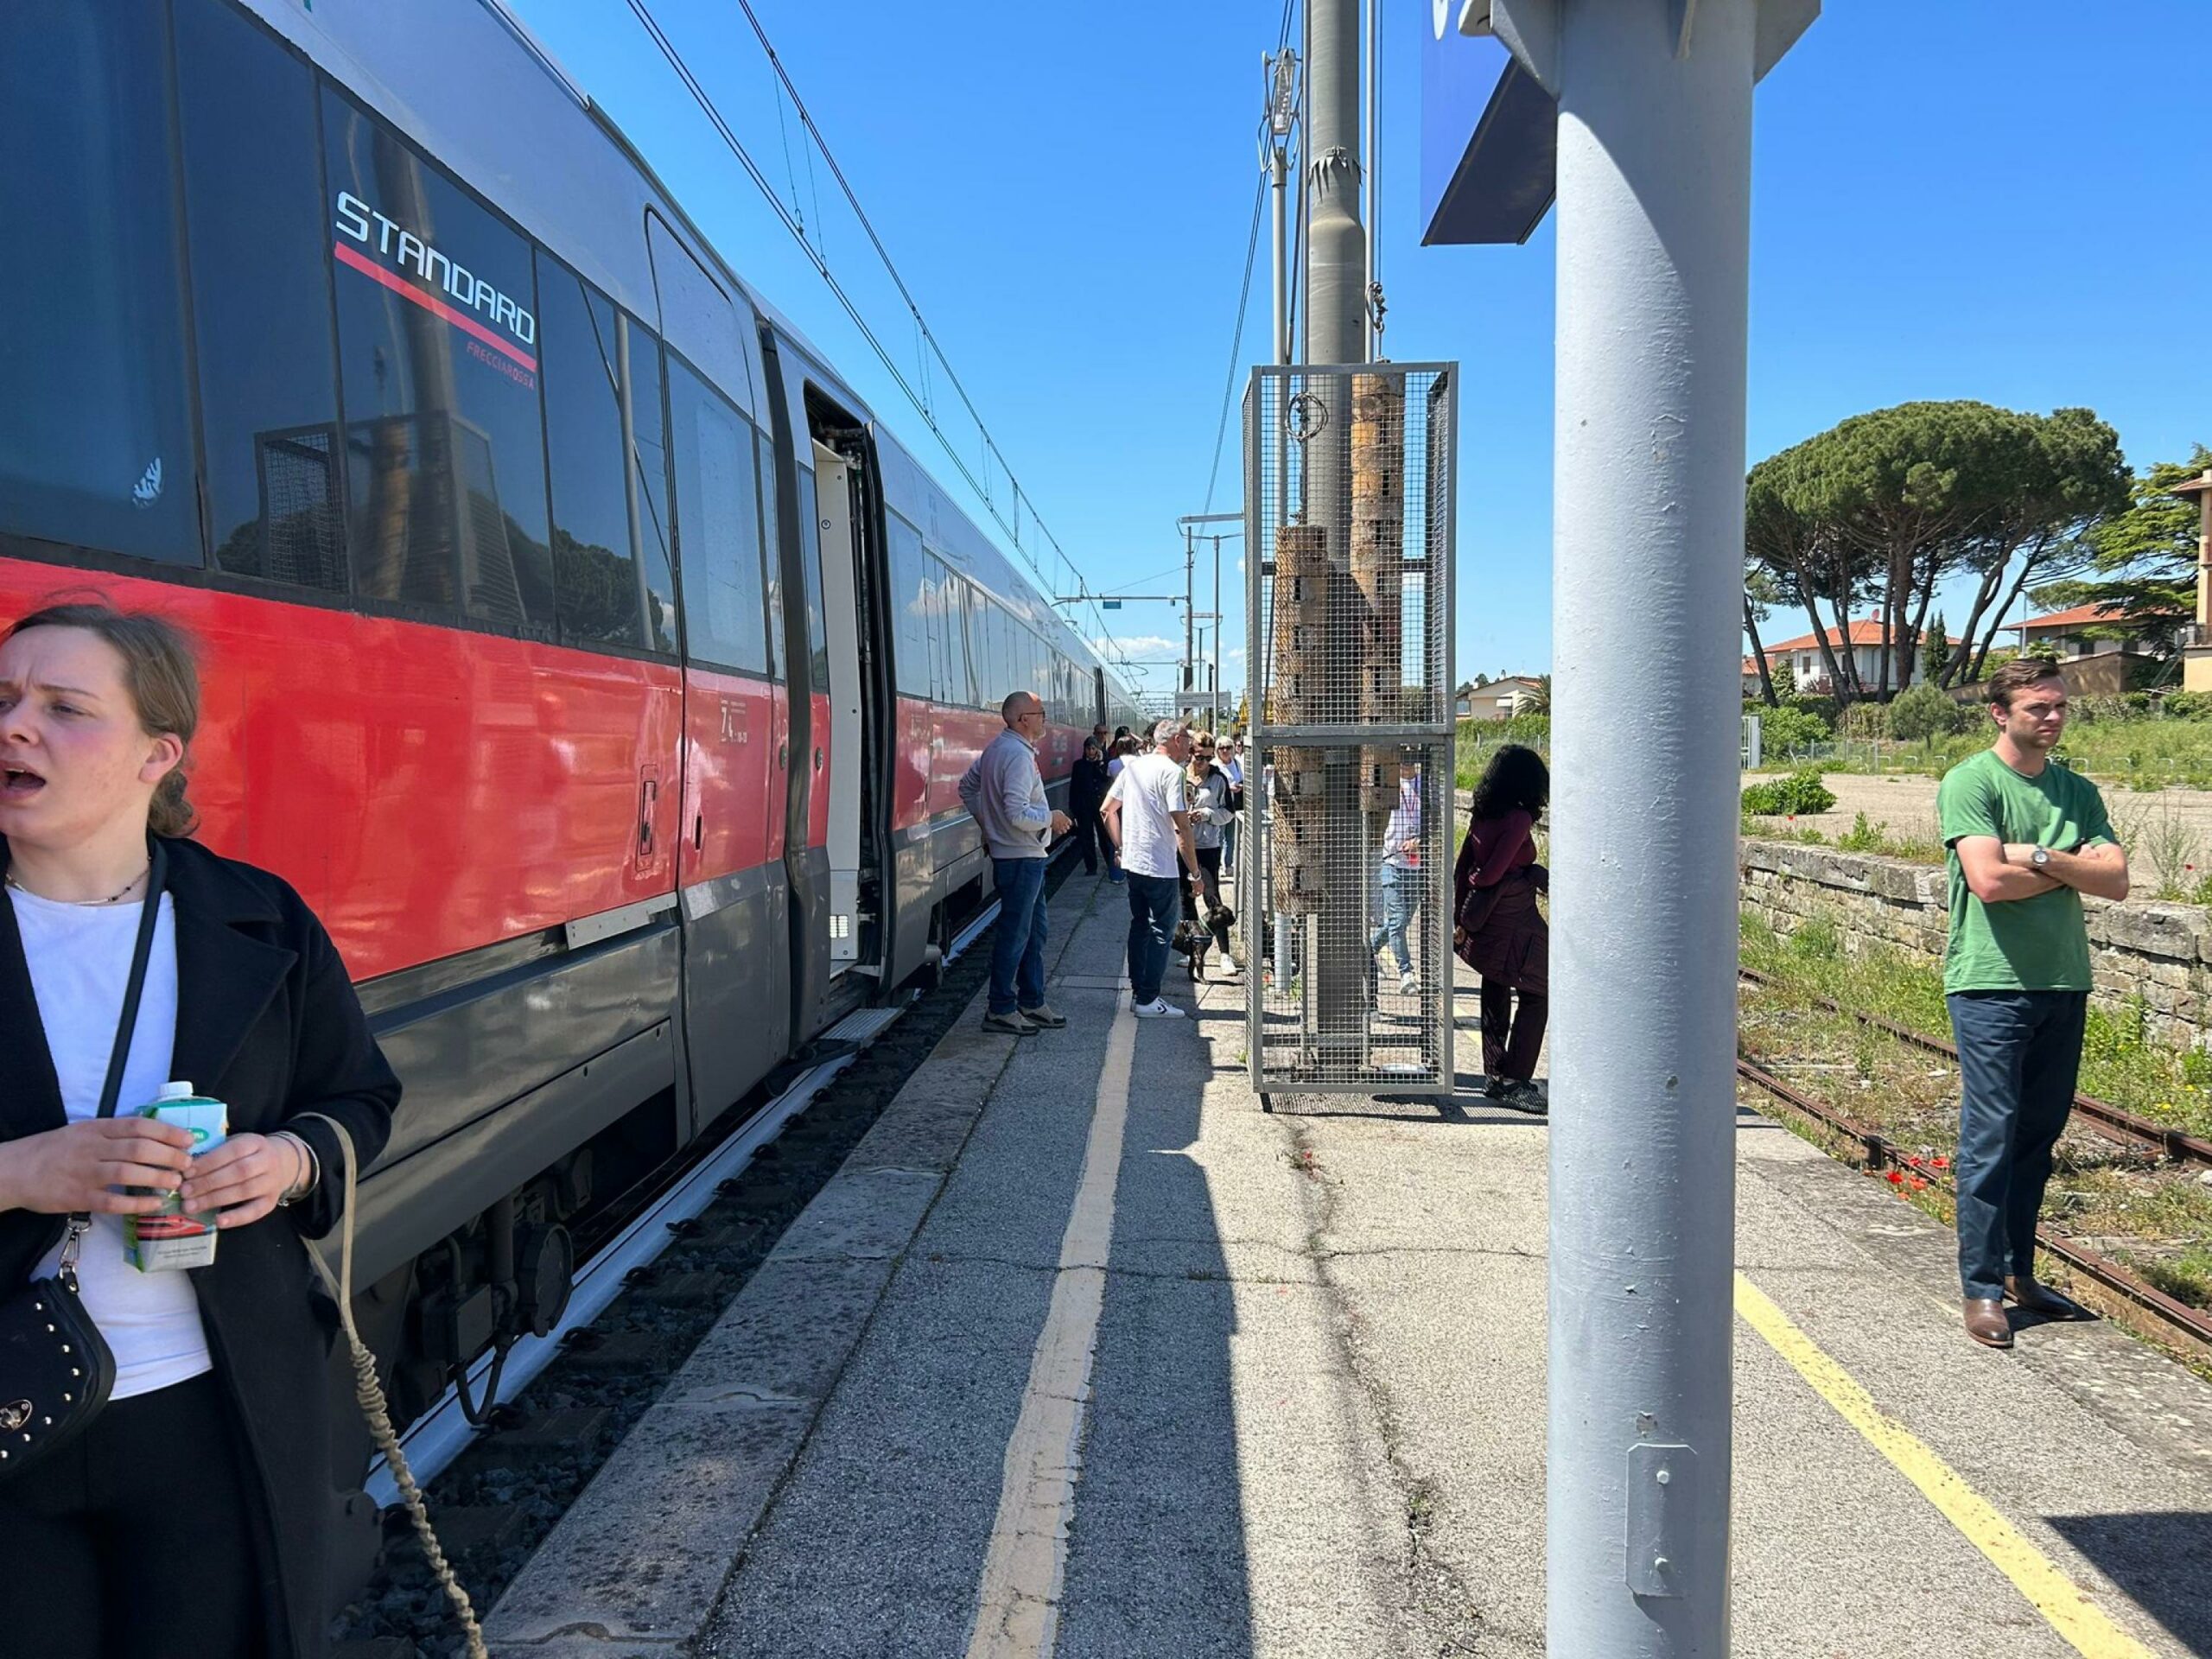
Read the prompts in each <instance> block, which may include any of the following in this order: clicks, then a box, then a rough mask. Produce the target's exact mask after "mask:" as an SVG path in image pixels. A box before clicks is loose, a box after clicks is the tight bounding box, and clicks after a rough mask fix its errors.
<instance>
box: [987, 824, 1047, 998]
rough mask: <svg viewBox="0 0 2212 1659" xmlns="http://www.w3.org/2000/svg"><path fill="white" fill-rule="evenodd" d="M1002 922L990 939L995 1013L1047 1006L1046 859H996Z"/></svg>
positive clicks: (994, 872)
mask: <svg viewBox="0 0 2212 1659" xmlns="http://www.w3.org/2000/svg"><path fill="white" fill-rule="evenodd" d="M991 885H992V886H994V887H996V888H997V889H998V890H999V924H998V926H997V927H996V929H995V930H994V931H993V933H992V937H991V1012H992V1013H993V1014H1012V1013H1013V1012H1014V1009H1015V1008H1016V1007H1024V1008H1040V1007H1044V1006H1045V861H1044V860H1043V859H1041V858H995V859H993V860H992V861H991Z"/></svg>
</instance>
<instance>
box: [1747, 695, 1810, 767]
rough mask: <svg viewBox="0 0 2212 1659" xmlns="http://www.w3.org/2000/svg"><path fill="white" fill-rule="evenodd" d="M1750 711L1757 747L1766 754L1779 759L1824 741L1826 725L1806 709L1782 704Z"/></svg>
mask: <svg viewBox="0 0 2212 1659" xmlns="http://www.w3.org/2000/svg"><path fill="white" fill-rule="evenodd" d="M1751 712H1752V713H1753V714H1755V715H1758V721H1759V746H1760V747H1761V748H1762V749H1764V751H1765V752H1766V753H1768V754H1771V755H1774V756H1776V757H1777V758H1779V757H1782V756H1784V755H1789V754H1793V753H1796V752H1797V751H1798V750H1800V749H1809V748H1811V747H1813V745H1815V743H1825V742H1827V741H1828V727H1827V721H1824V720H1822V719H1821V717H1820V716H1819V715H1816V714H1815V713H1814V712H1813V711H1812V710H1811V709H1806V708H1802V707H1800V706H1798V705H1796V704H1793V703H1787V702H1785V703H1783V705H1782V706H1781V707H1780V708H1779V709H1753V710H1752V711H1751Z"/></svg>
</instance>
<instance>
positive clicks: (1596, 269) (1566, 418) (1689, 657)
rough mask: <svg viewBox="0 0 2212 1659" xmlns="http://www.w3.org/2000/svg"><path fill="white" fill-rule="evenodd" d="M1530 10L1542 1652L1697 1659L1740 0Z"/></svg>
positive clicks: (1724, 1164) (1715, 1107) (1725, 892)
mask: <svg viewBox="0 0 2212 1659" xmlns="http://www.w3.org/2000/svg"><path fill="white" fill-rule="evenodd" d="M1501 10H1507V11H1510V12H1511V13H1514V14H1516V15H1518V14H1521V13H1522V12H1524V11H1526V10H1529V9H1528V8H1525V7H1523V6H1522V5H1520V4H1516V3H1512V0H1508V4H1507V5H1506V6H1505V7H1503V8H1501ZM1543 13H1544V16H1545V17H1546V19H1548V22H1549V26H1550V27H1551V28H1552V29H1555V31H1556V32H1555V33H1554V34H1553V35H1552V36H1551V39H1550V41H1549V42H1548V45H1550V47H1551V48H1552V50H1551V52H1550V54H1549V58H1550V67H1551V70H1552V73H1553V77H1554V81H1555V86H1554V90H1555V91H1556V92H1557V93H1558V95H1559V99H1560V107H1559V251H1558V310H1559V324H1558V328H1559V334H1558V347H1557V351H1558V364H1557V394H1556V395H1557V404H1556V416H1555V426H1554V469H1555V482H1554V494H1553V502H1554V505H1553V512H1554V542H1553V548H1554V551H1553V576H1552V593H1553V601H1552V618H1553V620H1552V641H1553V651H1554V661H1555V668H1556V673H1557V680H1556V682H1555V686H1556V689H1555V692H1554V698H1555V701H1554V709H1553V729H1552V742H1553V763H1554V767H1555V771H1554V779H1553V791H1552V800H1553V830H1552V848H1551V852H1552V871H1553V881H1552V893H1553V898H1552V925H1553V936H1552V937H1553V950H1554V980H1553V992H1552V1001H1553V1007H1552V1033H1553V1035H1552V1040H1551V1049H1550V1052H1551V1057H1552V1085H1553V1096H1554V1109H1553V1112H1552V1122H1551V1147H1550V1155H1551V1249H1550V1259H1551V1274H1550V1327H1551V1329H1550V1417H1549V1421H1550V1436H1549V1441H1548V1455H1547V1476H1548V1503H1549V1518H1550V1523H1549V1532H1548V1583H1547V1598H1548V1631H1549V1647H1550V1650H1551V1651H1552V1652H1554V1653H1556V1654H1573V1655H1584V1654H1587V1655H1592V1656H1603V1659H1662V1656H1664V1659H1681V1656H1687V1655H1698V1656H1724V1655H1726V1653H1727V1651H1728V1648H1729V1596H1728V1582H1729V1573H1728V1514H1729V1492H1730V1481H1731V1477H1732V1469H1731V1459H1730V1441H1729V1425H1730V1364H1731V1358H1732V1338H1733V1329H1732V1322H1731V1319H1732V1316H1731V1306H1732V1268H1733V1241H1734V1204H1733V1193H1734V1187H1735V1128H1736V1123H1735V1120H1736V1090H1735V1080H1734V1058H1735V1029H1736V945H1737V932H1736V891H1737V868H1736V819H1737V808H1736V789H1735V781H1736V777H1737V743H1738V728H1737V717H1738V710H1739V704H1740V693H1739V688H1738V664H1737V658H1738V622H1739V619H1740V615H1741V609H1742V607H1741V605H1740V602H1739V601H1740V598H1741V581H1742V565H1743V546H1744V396H1745V316H1746V291H1747V281H1748V278H1747V274H1746V273H1747V262H1748V257H1749V243H1750V211H1749V200H1750V189H1751V86H1752V79H1753V64H1754V41H1755V35H1756V30H1757V24H1758V0H1701V3H1700V4H1699V5H1698V6H1697V7H1696V9H1695V12H1694V19H1695V25H1694V27H1695V35H1694V39H1689V38H1688V37H1687V31H1688V27H1689V21H1688V20H1689V16H1690V14H1689V12H1688V8H1686V7H1683V6H1681V5H1680V4H1678V3H1673V0H1561V3H1558V4H1557V5H1555V6H1548V7H1546V8H1544V9H1543ZM1516 44H1519V43H1516Z"/></svg>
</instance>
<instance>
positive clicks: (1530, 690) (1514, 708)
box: [1452, 674, 1543, 720]
mask: <svg viewBox="0 0 2212 1659" xmlns="http://www.w3.org/2000/svg"><path fill="white" fill-rule="evenodd" d="M1541 690H1543V682H1542V681H1541V680H1540V679H1538V678H1537V677H1535V675H1533V674H1509V675H1507V676H1506V677H1504V678H1503V679H1502V680H1492V681H1491V683H1489V684H1488V685H1463V686H1461V687H1460V688H1459V691H1458V692H1457V694H1455V696H1453V698H1452V714H1453V715H1455V716H1457V717H1458V718H1459V719H1461V720H1510V719H1512V718H1513V716H1514V715H1517V714H1520V713H1521V712H1522V710H1523V709H1526V708H1527V707H1528V705H1529V703H1530V702H1533V701H1535V698H1536V696H1537V694H1538V693H1540V692H1541Z"/></svg>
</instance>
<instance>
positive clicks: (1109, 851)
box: [1068, 737, 1114, 875]
mask: <svg viewBox="0 0 2212 1659" xmlns="http://www.w3.org/2000/svg"><path fill="white" fill-rule="evenodd" d="M1106 782H1107V780H1106V756H1105V753H1104V752H1103V750H1101V749H1100V748H1099V747H1098V740H1097V739H1096V738H1095V737H1086V738H1085V739H1084V741H1083V759H1082V760H1078V761H1077V762H1076V763H1075V772H1074V773H1073V775H1072V776H1071V778H1070V779H1068V817H1071V818H1073V819H1074V820H1075V835H1076V844H1077V846H1079V847H1081V848H1082V849H1083V873H1084V874H1085V875H1096V874H1098V855H1099V854H1100V853H1101V852H1103V853H1104V854H1105V855H1106V868H1108V869H1109V871H1110V870H1111V869H1112V868H1113V867H1114V849H1113V848H1112V847H1110V846H1109V845H1108V844H1107V841H1106V826H1105V825H1104V824H1103V823H1099V821H1098V809H1099V807H1100V806H1101V805H1103V804H1104V802H1105V799H1106Z"/></svg>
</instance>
